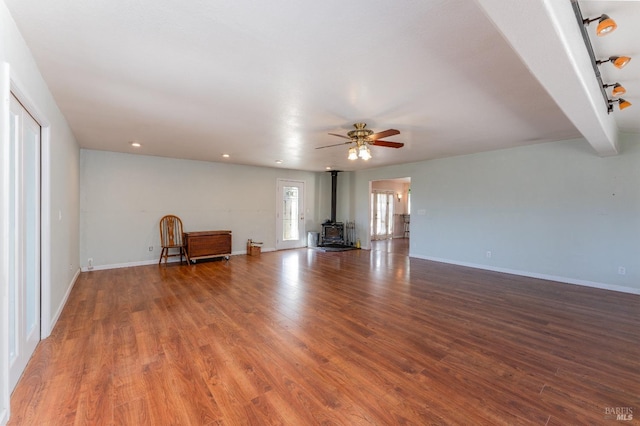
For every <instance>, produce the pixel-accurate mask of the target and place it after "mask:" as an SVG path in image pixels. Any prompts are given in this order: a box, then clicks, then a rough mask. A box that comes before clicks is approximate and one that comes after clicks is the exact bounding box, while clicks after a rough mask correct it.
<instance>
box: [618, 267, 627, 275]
mask: <svg viewBox="0 0 640 426" xmlns="http://www.w3.org/2000/svg"><path fill="white" fill-rule="evenodd" d="M626 274H627V268H625V267H624V266H618V275H626Z"/></svg>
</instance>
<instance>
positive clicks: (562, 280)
mask: <svg viewBox="0 0 640 426" xmlns="http://www.w3.org/2000/svg"><path fill="white" fill-rule="evenodd" d="M409 257H415V258H416V259H424V260H431V261H433V262H440V263H448V264H451V265H458V266H466V267H468V268H475V269H483V270H485V271H493V272H501V273H503V274H511V275H519V276H522V277H529V278H538V279H541V280H547V281H556V282H559V283H563V284H572V285H580V286H584V287H593V288H599V289H603V290H611V291H618V292H621V293H629V294H638V295H640V289H638V288H632V287H624V286H619V285H614V284H605V283H599V282H594V281H586V280H577V279H574V278H567V277H559V276H555V275H547V274H539V273H536V272H528V271H519V270H515V269H508V268H498V267H493V266H488V265H479V264H475V263H467V262H458V261H455V260H451V259H442V258H438V257H430V256H419V255H414V254H411V253H409Z"/></svg>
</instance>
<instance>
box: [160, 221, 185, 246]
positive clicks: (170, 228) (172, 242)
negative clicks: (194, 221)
mask: <svg viewBox="0 0 640 426" xmlns="http://www.w3.org/2000/svg"><path fill="white" fill-rule="evenodd" d="M160 244H162V247H171V246H181V245H182V221H181V220H180V218H179V217H178V216H174V215H167V216H164V217H163V218H162V219H160Z"/></svg>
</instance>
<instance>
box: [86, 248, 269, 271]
mask: <svg viewBox="0 0 640 426" xmlns="http://www.w3.org/2000/svg"><path fill="white" fill-rule="evenodd" d="M261 251H262V252H269V251H276V249H274V248H263V249H262V250H261ZM246 254H247V252H246V251H244V250H241V251H234V252H231V256H239V255H246ZM168 262H169V263H175V262H180V259H177V258H176V259H169V260H168ZM157 263H158V259H149V260H140V261H137V262H126V263H112V264H109V265H96V266H94V267H93V268H89V267H87V266H83V267H82V269H81V270H82V272H91V271H101V270H107V269H118V268H131V267H134V266H146V265H155V264H157Z"/></svg>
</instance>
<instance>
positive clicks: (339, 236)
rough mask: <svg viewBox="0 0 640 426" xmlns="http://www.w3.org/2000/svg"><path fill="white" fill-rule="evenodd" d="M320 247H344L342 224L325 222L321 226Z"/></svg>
mask: <svg viewBox="0 0 640 426" xmlns="http://www.w3.org/2000/svg"><path fill="white" fill-rule="evenodd" d="M322 245H323V246H328V245H340V246H341V245H344V223H341V222H334V223H331V222H327V223H323V224H322Z"/></svg>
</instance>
